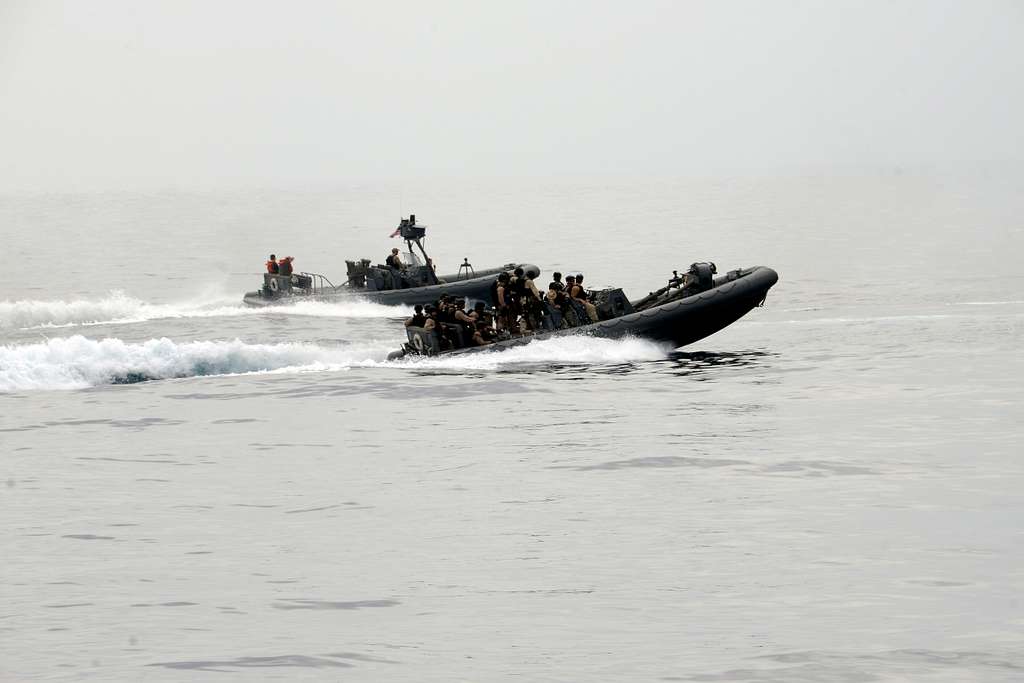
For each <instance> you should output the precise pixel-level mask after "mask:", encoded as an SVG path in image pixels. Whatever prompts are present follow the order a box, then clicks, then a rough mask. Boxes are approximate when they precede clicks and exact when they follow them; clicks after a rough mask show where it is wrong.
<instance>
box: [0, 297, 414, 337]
mask: <svg viewBox="0 0 1024 683" xmlns="http://www.w3.org/2000/svg"><path fill="white" fill-rule="evenodd" d="M411 312H412V309H411V308H410V307H406V306H383V305H381V304H375V303H372V302H369V301H360V300H358V299H354V300H352V301H345V302H337V303H327V302H320V301H303V302H299V303H296V304H292V305H283V306H273V307H268V308H250V307H248V306H244V305H242V304H241V303H240V302H236V299H235V298H234V297H232V298H230V299H228V298H225V297H219V298H214V299H206V300H194V301H186V302H182V303H177V304H153V303H148V302H145V301H142V300H140V299H136V298H134V297H131V296H128V295H126V294H124V293H122V292H112V293H111V294H110V295H109V296H107V297H104V298H102V299H81V300H74V301H62V300H55V301H40V300H22V301H0V330H4V329H9V330H11V329H22V330H24V329H37V328H47V327H75V326H88V325H119V324H130V323H138V322H145V321H148V320H161V319H172V318H219V317H236V316H260V315H262V316H274V315H300V316H310V317H325V318H328V317H329V318H334V317H339V318H345V317H349V318H396V317H402V316H406V315H409V314H411Z"/></svg>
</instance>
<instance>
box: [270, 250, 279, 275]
mask: <svg viewBox="0 0 1024 683" xmlns="http://www.w3.org/2000/svg"><path fill="white" fill-rule="evenodd" d="M279 270H280V269H279V268H278V266H277V257H276V256H274V255H273V254H271V255H270V260H269V261H267V272H268V273H270V274H271V275H277V273H278V271H279Z"/></svg>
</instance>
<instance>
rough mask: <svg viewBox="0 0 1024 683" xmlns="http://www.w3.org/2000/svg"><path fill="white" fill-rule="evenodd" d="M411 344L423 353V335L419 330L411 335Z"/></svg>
mask: <svg viewBox="0 0 1024 683" xmlns="http://www.w3.org/2000/svg"><path fill="white" fill-rule="evenodd" d="M412 345H413V346H415V347H416V350H417V351H419V352H420V353H423V335H422V334H420V333H419V332H417V333H415V334H414V335H412Z"/></svg>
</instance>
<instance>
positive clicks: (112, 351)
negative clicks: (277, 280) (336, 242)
mask: <svg viewBox="0 0 1024 683" xmlns="http://www.w3.org/2000/svg"><path fill="white" fill-rule="evenodd" d="M396 347H397V343H396V342H367V343H364V344H361V345H358V346H355V345H339V346H325V345H320V344H304V343H290V344H247V343H245V342H242V341H240V340H238V339H236V340H233V341H193V342H183V343H179V342H174V341H171V340H170V339H166V338H162V339H151V340H149V341H147V342H143V343H127V342H125V341H122V340H120V339H102V340H96V339H89V338H86V337H83V336H80V335H75V336H72V337H66V338H58V339H50V340H47V341H45V342H39V343H33V344H17V345H7V346H0V392H12V391H39V390H61V389H64V390H67V389H83V388H87V387H94V386H101V385H106V384H128V383H134V382H143V381H148V380H160V379H175V378H189V377H204V376H213V375H237V374H245V373H267V372H276V373H291V372H295V373H298V372H329V371H341V370H347V369H350V368H388V369H392V370H399V371H408V370H417V371H421V370H440V371H444V372H459V371H481V370H485V371H486V370H500V369H505V368H515V367H517V366H522V367H524V368H529V369H530V370H532V369H533V368H536V367H537V366H543V365H550V364H559V365H562V364H580V365H601V364H622V363H629V362H641V361H651V360H661V359H663V358H665V357H666V355H667V353H668V351H669V350H668V349H667V348H666V347H664V346H661V345H659V344H655V343H653V342H649V341H644V340H641V339H620V340H611V339H595V338H592V337H586V336H570V337H561V338H558V339H549V340H544V341H537V342H534V343H532V344H528V345H526V346H522V347H517V348H513V349H509V350H507V351H497V350H484V351H481V352H479V353H473V354H466V355H461V356H449V357H439V358H405V359H403V360H398V361H387V360H386V357H387V354H388V352H389V351H393V350H394V349H395V348H396Z"/></svg>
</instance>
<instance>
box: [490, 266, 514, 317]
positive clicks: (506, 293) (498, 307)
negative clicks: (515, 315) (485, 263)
mask: <svg viewBox="0 0 1024 683" xmlns="http://www.w3.org/2000/svg"><path fill="white" fill-rule="evenodd" d="M509 281H510V278H509V276H508V273H501V274H500V275H498V279H497V280H496V281H495V283H494V284H493V285H492V286H491V292H492V294H493V297H494V310H495V311H496V312H497V315H496V316H495V317H496V322H497V325H498V329H499V330H503V329H506V328H507V327H509V326H510V325H511V322H510V321H509V318H510V317H511V314H512V288H511V286H510V282H509Z"/></svg>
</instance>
